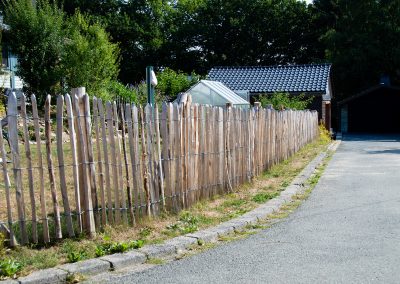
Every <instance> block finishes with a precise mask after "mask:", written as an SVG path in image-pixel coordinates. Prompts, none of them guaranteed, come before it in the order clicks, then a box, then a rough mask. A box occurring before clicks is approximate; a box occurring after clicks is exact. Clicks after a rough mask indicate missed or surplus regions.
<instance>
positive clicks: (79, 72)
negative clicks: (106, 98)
mask: <svg viewBox="0 0 400 284" xmlns="http://www.w3.org/2000/svg"><path fill="white" fill-rule="evenodd" d="M5 14H6V22H7V24H8V25H9V26H10V30H9V31H8V32H7V36H8V39H7V41H8V43H9V45H10V47H11V49H12V51H13V52H14V53H15V54H16V55H17V56H18V58H19V62H18V75H19V76H21V78H22V79H23V80H24V82H25V83H26V84H27V91H28V93H36V94H37V95H38V100H39V103H43V102H44V98H45V95H47V94H49V93H50V94H56V93H60V92H66V91H68V90H69V89H70V88H74V87H78V86H82V85H86V87H87V88H88V92H89V93H94V92H97V91H98V90H99V89H100V88H101V86H102V85H103V84H105V83H107V82H108V81H110V80H112V79H114V78H116V76H117V74H118V48H117V46H116V45H115V44H111V43H110V42H109V37H108V34H107V33H106V32H105V31H104V29H103V28H102V27H101V26H100V25H99V24H97V23H88V20H87V19H85V17H83V16H82V15H81V14H79V13H77V14H76V15H74V16H72V17H67V16H66V15H65V13H64V12H63V11H62V10H60V9H59V8H58V7H57V6H56V5H55V4H50V3H49V2H48V1H47V0H37V1H36V5H33V4H32V1H31V0H9V1H7V6H6V8H5Z"/></svg>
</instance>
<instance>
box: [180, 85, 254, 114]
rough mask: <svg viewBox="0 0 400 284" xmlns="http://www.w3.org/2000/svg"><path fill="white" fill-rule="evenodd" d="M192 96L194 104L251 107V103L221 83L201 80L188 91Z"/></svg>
mask: <svg viewBox="0 0 400 284" xmlns="http://www.w3.org/2000/svg"><path fill="white" fill-rule="evenodd" d="M187 93H188V94H190V95H191V96H192V102H193V103H197V104H208V105H214V106H220V107H225V106H226V103H231V104H232V105H233V106H235V107H245V108H248V107H250V103H249V102H248V101H246V100H245V99H243V98H241V97H240V96H238V95H237V94H235V93H234V92H233V91H232V90H231V89H229V88H228V87H227V86H225V85H224V84H222V83H221V82H216V81H208V80H201V81H200V82H198V83H197V84H196V85H195V86H193V87H192V88H190V89H189V90H188V91H187Z"/></svg>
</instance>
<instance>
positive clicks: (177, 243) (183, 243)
mask: <svg viewBox="0 0 400 284" xmlns="http://www.w3.org/2000/svg"><path fill="white" fill-rule="evenodd" d="M164 244H167V245H171V246H174V247H175V252H176V253H180V252H181V251H183V250H185V249H188V248H189V247H191V246H193V245H197V239H195V238H190V237H185V236H180V237H176V238H173V239H170V240H167V241H165V243H164Z"/></svg>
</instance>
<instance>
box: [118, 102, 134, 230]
mask: <svg viewBox="0 0 400 284" xmlns="http://www.w3.org/2000/svg"><path fill="white" fill-rule="evenodd" d="M120 109H121V126H122V152H123V154H124V165H125V176H126V195H127V197H128V210H129V217H130V219H131V223H132V225H135V215H134V212H133V200H132V188H131V179H130V174H129V166H128V157H127V155H128V153H127V151H128V150H127V145H126V138H125V133H126V129H125V114H124V112H126V117H127V118H126V120H127V123H128V125H127V128H128V139H130V135H129V134H132V114H131V108H130V106H129V104H128V105H125V106H124V105H121V106H120ZM128 121H130V125H129V122H128ZM129 145H130V147H129V150H130V153H131V159H132V158H133V155H132V153H133V151H132V150H133V148H132V147H133V139H132V143H129Z"/></svg>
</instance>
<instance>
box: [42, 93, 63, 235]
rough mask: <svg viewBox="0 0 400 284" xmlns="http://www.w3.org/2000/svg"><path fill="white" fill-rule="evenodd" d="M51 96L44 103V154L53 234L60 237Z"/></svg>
mask: <svg viewBox="0 0 400 284" xmlns="http://www.w3.org/2000/svg"><path fill="white" fill-rule="evenodd" d="M50 101H51V96H50V95H48V96H47V98H46V103H45V118H44V125H45V136H46V156H47V167H48V172H49V181H50V190H51V198H52V200H53V212H54V223H55V234H56V236H55V237H56V239H61V238H62V232H61V220H60V208H59V206H58V197H57V191H56V181H55V175H54V167H53V158H52V155H51V120H50V112H51V108H50V107H51V104H50Z"/></svg>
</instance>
